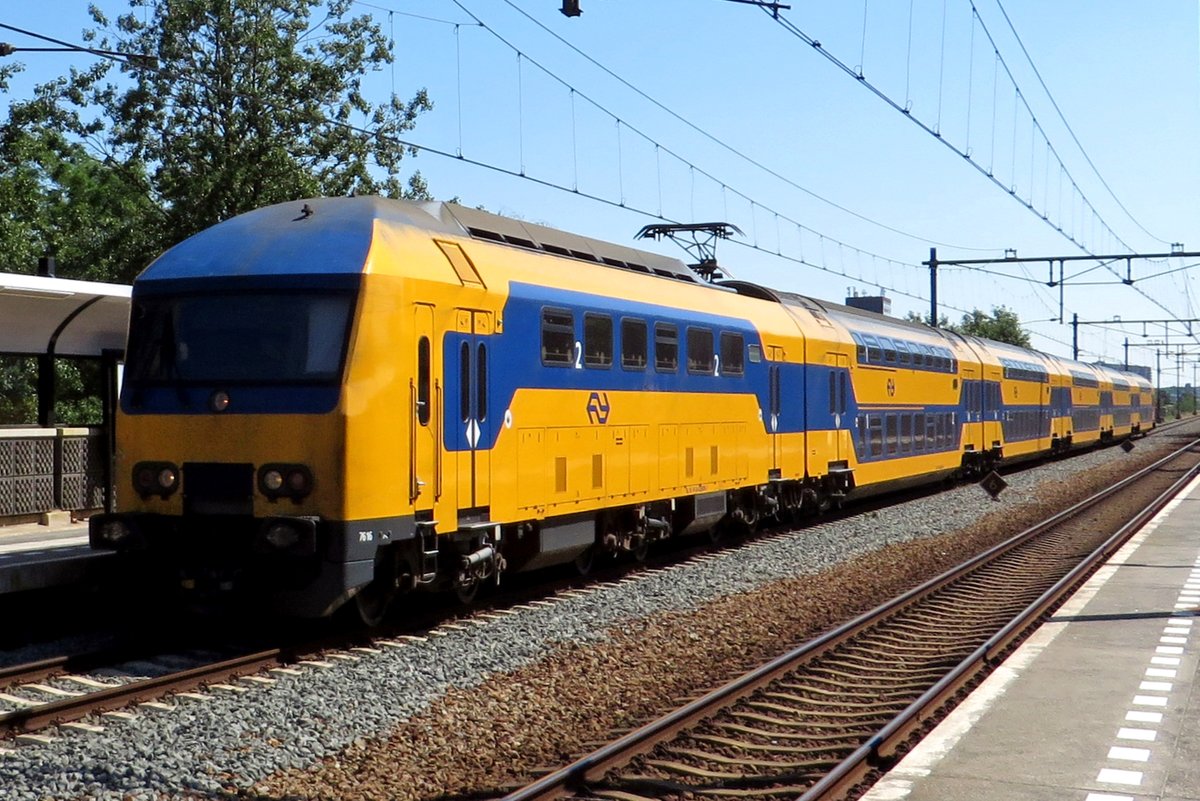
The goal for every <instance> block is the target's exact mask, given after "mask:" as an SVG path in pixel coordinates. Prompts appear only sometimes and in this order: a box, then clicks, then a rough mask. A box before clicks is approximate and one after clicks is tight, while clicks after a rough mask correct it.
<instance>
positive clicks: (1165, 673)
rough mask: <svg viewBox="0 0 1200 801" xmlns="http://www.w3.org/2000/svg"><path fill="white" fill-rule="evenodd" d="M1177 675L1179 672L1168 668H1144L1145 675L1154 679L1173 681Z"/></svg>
mask: <svg viewBox="0 0 1200 801" xmlns="http://www.w3.org/2000/svg"><path fill="white" fill-rule="evenodd" d="M1178 673H1179V671H1177V670H1171V669H1170V668H1146V675H1147V676H1152V677H1154V678H1156V679H1173V678H1175V676H1176V675H1177V674H1178Z"/></svg>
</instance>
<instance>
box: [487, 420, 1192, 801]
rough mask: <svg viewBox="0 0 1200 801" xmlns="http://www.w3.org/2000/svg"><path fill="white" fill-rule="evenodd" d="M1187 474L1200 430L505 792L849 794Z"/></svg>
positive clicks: (521, 796)
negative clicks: (1111, 523) (864, 609)
mask: <svg viewBox="0 0 1200 801" xmlns="http://www.w3.org/2000/svg"><path fill="white" fill-rule="evenodd" d="M1198 472H1200V440H1197V441H1194V442H1190V443H1189V444H1188V445H1186V446H1185V447H1183V448H1180V449H1179V450H1177V451H1175V452H1174V453H1172V454H1170V455H1168V456H1167V457H1165V458H1163V459H1161V460H1159V461H1158V462H1156V463H1154V464H1152V465H1150V466H1149V467H1147V468H1145V469H1143V470H1142V471H1139V472H1138V473H1136V474H1134V475H1132V476H1130V477H1128V478H1126V479H1124V480H1122V481H1120V482H1117V483H1116V484H1114V485H1112V486H1111V487H1109V488H1108V489H1106V490H1104V491H1102V492H1100V493H1097V494H1096V495H1093V496H1092V497H1091V498H1089V499H1087V500H1085V501H1083V502H1081V503H1079V504H1076V505H1075V506H1073V507H1071V508H1069V509H1067V510H1065V511H1063V512H1061V513H1060V514H1058V515H1055V516H1054V517H1053V518H1050V519H1049V520H1047V521H1044V522H1043V523H1041V524H1039V525H1037V526H1035V527H1033V528H1030V529H1028V530H1027V531H1025V532H1022V533H1021V534H1019V535H1017V536H1015V537H1013V538H1011V539H1009V540H1008V541H1006V542H1004V543H1002V544H1000V545H999V546H997V547H995V548H993V549H991V550H989V551H987V552H985V553H983V554H980V555H979V556H977V557H976V558H974V559H972V560H970V561H969V562H967V563H965V564H964V565H961V566H959V567H957V568H955V569H953V570H950V571H948V572H946V573H944V574H942V575H941V576H938V577H936V578H934V579H932V580H931V581H929V582H927V583H926V584H923V585H921V586H920V587H917V588H915V589H913V590H912V591H910V592H908V593H906V594H905V595H903V596H900V597H898V598H896V599H893V600H892V601H889V602H887V603H885V604H883V605H881V606H880V607H877V608H876V609H875V610H872V611H871V612H868V613H866V614H864V615H862V616H860V617H858V618H856V619H855V620H853V621H850V622H849V623H847V624H845V625H844V626H841V627H839V628H838V629H836V630H834V631H831V632H828V633H827V634H825V635H823V636H821V637H818V638H817V639H814V640H811V641H810V642H808V643H805V644H804V645H802V646H800V647H798V648H796V649H794V650H792V651H790V652H789V653H787V654H784V655H783V656H780V657H778V658H777V659H775V660H773V661H772V662H770V663H768V664H766V665H763V666H762V667H760V668H758V669H757V670H754V671H753V672H751V673H748V674H746V675H744V676H742V677H740V678H738V679H736V680H734V681H732V682H730V683H728V684H726V685H724V686H722V687H720V688H718V689H716V690H713V691H712V692H710V693H708V694H706V695H704V696H703V697H701V698H698V699H696V700H694V701H692V702H690V703H688V704H687V705H685V706H683V707H681V708H679V709H677V710H676V711H674V712H672V713H670V714H668V715H666V716H664V717H662V718H660V719H658V720H656V721H653V722H652V723H650V724H648V725H646V726H643V727H641V728H638V729H636V730H634V731H631V732H628V733H626V734H624V735H623V736H621V737H620V738H619V739H617V740H615V741H613V742H611V743H609V744H607V745H604V746H603V747H601V748H599V749H597V750H595V751H593V752H592V753H590V754H587V755H586V756H584V757H582V758H580V759H578V760H577V761H575V762H574V763H572V764H571V765H569V766H567V767H565V768H563V769H561V770H557V771H554V772H552V773H549V774H548V775H546V776H544V777H543V778H541V779H540V780H538V781H535V782H533V783H532V784H530V785H528V786H526V787H523V788H521V789H519V790H517V791H515V792H512V793H510V794H509V795H507V796H506V799H505V801H544V800H545V799H551V798H561V797H577V798H610V799H619V800H620V801H639V799H656V798H677V797H680V796H691V797H697V796H699V797H722V798H729V797H750V798H755V799H770V798H781V799H782V798H785V797H786V798H789V799H795V798H801V799H803V801H815V800H816V799H830V798H846V797H853V791H854V789H855V788H856V787H857V786H859V785H861V784H862V783H863V782H864V781H865V780H867V779H868V778H869V777H870V776H871V774H872V773H873V772H874V771H878V770H881V769H886V768H887V767H889V766H890V765H891V764H892V763H893V762H894V761H895V760H896V759H897V758H898V755H899V754H900V753H901V752H902V750H903V749H904V748H906V747H907V746H908V745H909V744H910V743H911V741H912V740H913V739H914V738H915V736H916V735H917V734H918V733H919V732H920V731H922V730H923V729H925V728H926V727H928V726H929V725H931V724H932V723H933V722H934V721H936V720H937V719H938V718H939V717H940V716H941V715H943V714H945V712H946V711H948V708H949V706H950V705H951V702H952V701H953V700H954V699H955V697H956V696H957V695H959V694H960V693H962V692H963V691H964V689H965V688H967V687H969V686H970V685H971V684H972V683H974V682H975V681H977V680H979V679H981V678H982V677H983V676H984V675H985V674H986V673H987V672H988V671H989V670H990V669H991V667H993V666H994V665H996V664H997V663H998V662H999V661H1000V660H1001V659H1002V658H1003V657H1004V655H1005V654H1006V653H1007V652H1008V650H1009V649H1010V648H1011V647H1013V646H1014V644H1015V643H1016V642H1017V641H1018V640H1019V639H1020V638H1021V637H1023V636H1024V635H1025V634H1027V633H1028V632H1029V631H1030V630H1031V629H1032V628H1033V627H1034V626H1035V625H1036V623H1037V622H1038V621H1039V620H1040V619H1041V618H1042V617H1043V616H1044V615H1046V614H1047V612H1048V611H1050V610H1052V609H1053V608H1054V607H1055V606H1056V605H1057V604H1058V603H1059V602H1061V600H1063V599H1064V598H1065V597H1066V596H1067V595H1068V594H1069V593H1070V592H1072V591H1073V590H1074V588H1075V587H1077V586H1078V585H1079V584H1080V583H1081V582H1082V581H1083V580H1085V579H1086V577H1087V575H1089V574H1090V573H1091V571H1092V570H1093V569H1095V567H1097V566H1098V565H1099V564H1101V563H1102V562H1103V561H1104V559H1106V558H1107V557H1108V556H1109V555H1111V554H1112V553H1113V552H1114V551H1115V550H1116V549H1117V548H1119V547H1120V546H1121V545H1122V544H1123V543H1124V541H1125V540H1127V539H1128V538H1129V536H1131V535H1132V533H1133V532H1135V531H1136V530H1137V529H1138V528H1139V527H1140V526H1141V525H1142V524H1143V523H1144V522H1145V521H1146V520H1148V519H1149V518H1150V517H1151V516H1153V514H1155V513H1156V512H1157V511H1158V510H1159V509H1160V508H1161V507H1162V506H1163V505H1165V503H1166V502H1167V501H1168V500H1169V499H1170V498H1171V497H1173V496H1174V495H1175V494H1176V493H1177V492H1178V491H1179V489H1181V488H1182V487H1183V486H1184V485H1185V484H1186V483H1187V482H1188V481H1189V480H1190V479H1191V478H1192V477H1194V476H1195V475H1196V474H1197V473H1198ZM1123 493H1127V494H1128V495H1137V496H1138V497H1139V499H1143V498H1145V499H1147V500H1149V498H1153V500H1152V501H1149V502H1143V501H1142V500H1139V501H1138V505H1139V506H1140V507H1142V511H1140V512H1139V513H1138V514H1137V515H1136V516H1135V517H1134V518H1133V519H1132V520H1130V521H1129V522H1128V523H1126V524H1125V525H1124V526H1122V527H1121V528H1120V530H1119V531H1117V532H1116V533H1115V534H1111V536H1110V535H1108V534H1105V533H1099V534H1098V533H1097V530H1096V529H1097V527H1096V526H1095V525H1092V522H1093V521H1094V519H1095V517H1096V515H1098V514H1099V513H1100V510H1101V509H1102V507H1103V505H1105V504H1121V503H1125V504H1127V505H1128V504H1129V503H1130V501H1129V500H1128V498H1125V499H1122V497H1121V496H1122V494H1123ZM1110 531H1111V529H1110Z"/></svg>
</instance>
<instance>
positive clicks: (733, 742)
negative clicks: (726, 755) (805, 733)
mask: <svg viewBox="0 0 1200 801" xmlns="http://www.w3.org/2000/svg"><path fill="white" fill-rule="evenodd" d="M692 739H693V740H700V741H701V742H706V743H712V744H713V745H723V746H727V747H729V748H736V749H738V750H740V751H761V752H763V753H767V754H820V753H825V752H829V753H833V752H838V753H841V752H844V751H846V750H847V744H849V743H851V742H852V743H853V745H850V749H853V748H857V747H858V745H859V743H860V742H861V741H860V740H858V739H855V740H853V741H850V740H845V741H843V743H842V744H840V745H821V746H811V745H807V746H799V745H776V744H767V743H748V742H746V741H745V740H737V739H734V738H731V737H718V736H716V735H713V734H693V735H692Z"/></svg>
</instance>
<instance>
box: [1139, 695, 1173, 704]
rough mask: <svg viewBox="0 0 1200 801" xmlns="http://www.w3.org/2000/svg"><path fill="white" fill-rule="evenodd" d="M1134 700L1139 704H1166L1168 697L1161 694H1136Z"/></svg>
mask: <svg viewBox="0 0 1200 801" xmlns="http://www.w3.org/2000/svg"><path fill="white" fill-rule="evenodd" d="M1133 702H1134V703H1135V704H1137V705H1138V706H1166V705H1167V699H1166V698H1163V697H1162V696H1161V695H1135V696H1133Z"/></svg>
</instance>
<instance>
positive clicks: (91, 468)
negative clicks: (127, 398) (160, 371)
mask: <svg viewBox="0 0 1200 801" xmlns="http://www.w3.org/2000/svg"><path fill="white" fill-rule="evenodd" d="M104 461H105V456H104V429H100V428H7V429H6V428H0V520H2V519H3V518H5V517H24V516H28V515H39V514H42V513H44V512H51V511H55V510H60V509H61V510H68V511H79V510H85V509H99V508H102V507H103V506H104V493H105V465H104Z"/></svg>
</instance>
